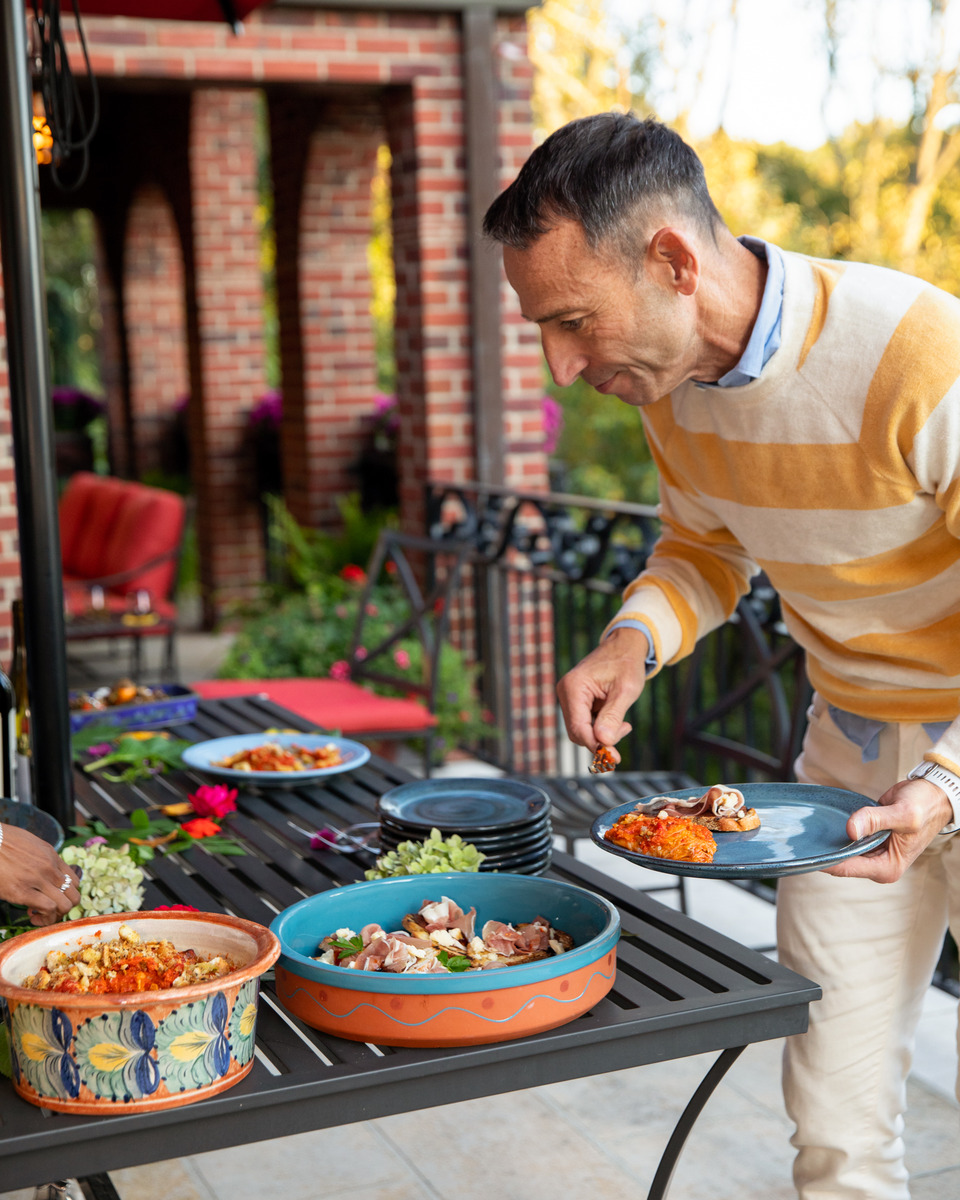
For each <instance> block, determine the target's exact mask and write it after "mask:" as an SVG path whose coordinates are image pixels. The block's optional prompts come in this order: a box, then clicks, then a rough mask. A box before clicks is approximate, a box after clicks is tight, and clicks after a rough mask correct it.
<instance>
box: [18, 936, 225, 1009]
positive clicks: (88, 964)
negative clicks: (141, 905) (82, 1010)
mask: <svg viewBox="0 0 960 1200" xmlns="http://www.w3.org/2000/svg"><path fill="white" fill-rule="evenodd" d="M236 967H237V964H236V963H234V962H233V961H232V960H231V959H229V958H227V957H226V955H223V954H215V955H213V956H212V957H210V958H201V957H200V956H199V955H198V954H197V952H196V950H192V949H191V950H177V949H176V948H175V947H174V945H173V942H170V941H167V940H166V939H165V938H164V939H162V940H160V941H148V942H145V941H144V940H143V939H142V938H141V937H140V935H139V933H137V931H136V930H135V929H131V928H130V926H129V925H121V926H120V928H119V929H118V930H117V937H115V938H113V939H111V940H110V941H108V942H103V941H100V942H96V943H94V944H92V945H89V946H84V947H83V948H82V949H80V950H74V951H73V953H72V954H68V953H67V952H66V951H65V950H50V951H48V952H47V957H46V959H45V960H44V963H43V966H42V967H41V968H40V970H39V971H38V972H37V973H36V974H35V975H28V976H27V977H26V979H24V980H23V987H25V988H33V989H35V990H36V991H38V992H65V993H69V994H71V995H81V996H82V995H87V994H90V995H121V994H124V993H128V992H156V991H160V990H161V989H163V988H180V987H189V986H190V985H191V984H194V983H204V982H206V981H207V980H208V979H216V978H218V977H219V976H221V975H227V974H229V973H230V972H231V971H234V970H236Z"/></svg>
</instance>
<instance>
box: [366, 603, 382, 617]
mask: <svg viewBox="0 0 960 1200" xmlns="http://www.w3.org/2000/svg"><path fill="white" fill-rule="evenodd" d="M365 611H366V614H367V616H368V617H375V616H376V615H377V613H379V611H380V609H379V608H377V606H376V605H375V604H368V605H367V606H366V610H365Z"/></svg>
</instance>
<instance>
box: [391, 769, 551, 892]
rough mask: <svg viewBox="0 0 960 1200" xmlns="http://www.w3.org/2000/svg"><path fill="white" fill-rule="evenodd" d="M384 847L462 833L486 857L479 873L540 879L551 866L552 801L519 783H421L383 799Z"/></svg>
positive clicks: (455, 780) (398, 789) (529, 785)
mask: <svg viewBox="0 0 960 1200" xmlns="http://www.w3.org/2000/svg"><path fill="white" fill-rule="evenodd" d="M377 807H378V810H379V817H380V847H381V849H382V850H384V851H386V850H396V848H397V846H398V845H399V844H400V843H401V842H408V841H414V842H419V841H423V839H424V838H426V837H429V836H430V830H431V829H439V830H440V832H441V833H442V834H443V836H444V837H450V836H451V835H452V834H454V833H458V834H459V835H460V836H461V837H462V838H463V840H464V841H465V842H470V843H471V844H472V845H474V846H476V847H477V849H478V850H480V851H482V852H483V854H485V855H486V858H485V859H484V860H483V862H482V863H481V864H480V870H481V871H510V872H512V873H515V874H518V875H540V874H542V873H543V872H544V871H545V870H546V869H547V867H549V865H550V856H551V853H552V850H553V836H552V832H551V828H550V798H549V797H548V796H547V794H546V792H544V791H542V790H541V789H540V788H538V787H536V786H535V785H534V784H532V783H523V782H521V781H520V780H516V779H490V778H485V779H466V778H453V779H417V780H414V781H413V782H412V783H403V784H401V785H400V786H399V787H395V788H392V789H391V790H390V791H389V792H385V793H384V794H383V795H382V796H381V797H380V802H379V804H378V806H377Z"/></svg>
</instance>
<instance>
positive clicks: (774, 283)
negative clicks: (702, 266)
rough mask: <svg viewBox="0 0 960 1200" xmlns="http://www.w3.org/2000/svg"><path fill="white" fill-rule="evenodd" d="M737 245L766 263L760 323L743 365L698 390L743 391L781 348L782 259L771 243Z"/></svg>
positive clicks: (748, 240)
mask: <svg viewBox="0 0 960 1200" xmlns="http://www.w3.org/2000/svg"><path fill="white" fill-rule="evenodd" d="M737 241H738V242H740V244H741V245H743V246H746V248H747V249H748V250H749V251H750V252H751V254H755V255H756V256H757V258H759V259H766V263H767V282H766V283H765V285H764V288H763V295H762V297H761V298H760V308H759V311H758V312H757V319H756V320H755V321H754V323H753V329H752V330H751V332H750V338H749V340H748V342H747V344H746V347H745V348H744V351H743V354H742V355H741V357H740V361H739V362H738V363H737V364H736V366H733V367H731V368H730V370H729V371H727V373H726V374H725V375H722V376H721V377H720V378H719V379H718V380H717V382H716V383H706V384H703V383H702V384H698V386H699V387H722V388H727V387H742V386H743V384H745V383H751V382H752V381H753V380H754V379H758V378H759V377H760V373H761V372H762V371H763V368H764V367H765V366H766V365H767V363H768V362H769V361H770V359H771V358H772V357H773V355H774V353H775V351H777V350H778V349H779V347H780V325H781V321H782V317H783V277H784V265H783V255H782V254H781V253H780V251H779V250H778V249H777V247H776V246H774V245H773V243H772V242H765V241H763V240H762V239H761V238H755V237H746V236H745V237H740V238H737Z"/></svg>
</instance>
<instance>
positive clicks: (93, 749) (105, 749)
mask: <svg viewBox="0 0 960 1200" xmlns="http://www.w3.org/2000/svg"><path fill="white" fill-rule="evenodd" d="M111 750H113V746H112V745H111V744H110V743H109V742H97V744H96V745H95V746H88V747H87V753H88V754H89V755H90V757H91V758H104V757H106V755H108V754H109V753H110V752H111Z"/></svg>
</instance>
